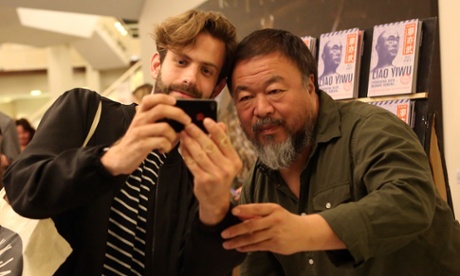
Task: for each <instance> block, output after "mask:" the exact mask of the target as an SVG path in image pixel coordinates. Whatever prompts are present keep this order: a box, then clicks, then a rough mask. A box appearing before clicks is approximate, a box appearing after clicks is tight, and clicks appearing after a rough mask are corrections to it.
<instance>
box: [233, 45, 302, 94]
mask: <svg viewBox="0 0 460 276" xmlns="http://www.w3.org/2000/svg"><path fill="white" fill-rule="evenodd" d="M297 76H298V77H299V78H300V70H299V69H298V68H297V66H296V65H295V64H294V62H292V61H291V60H290V59H288V58H287V57H285V56H284V55H281V54H279V53H271V54H268V55H262V56H256V57H252V58H249V59H246V60H242V61H239V62H237V64H236V65H235V68H234V70H233V75H232V82H233V84H234V87H235V88H236V87H237V86H240V85H243V86H252V85H257V86H259V85H267V84H269V83H271V82H277V81H282V80H288V79H292V78H295V77H297Z"/></svg>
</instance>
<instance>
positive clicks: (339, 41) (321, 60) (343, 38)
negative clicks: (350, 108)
mask: <svg viewBox="0 0 460 276" xmlns="http://www.w3.org/2000/svg"><path fill="white" fill-rule="evenodd" d="M362 40H363V31H362V30H359V29H358V28H353V29H348V30H343V31H337V32H331V33H325V34H321V36H320V40H319V51H318V83H319V88H320V89H321V90H323V91H324V92H326V93H328V94H329V95H330V96H331V97H332V98H333V99H335V100H341V99H351V98H357V97H358V89H359V75H360V73H359V70H360V67H361V56H362V44H363V43H362Z"/></svg>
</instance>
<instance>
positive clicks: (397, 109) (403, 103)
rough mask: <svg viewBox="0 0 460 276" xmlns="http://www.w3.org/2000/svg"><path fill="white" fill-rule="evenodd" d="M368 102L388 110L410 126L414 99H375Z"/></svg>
mask: <svg viewBox="0 0 460 276" xmlns="http://www.w3.org/2000/svg"><path fill="white" fill-rule="evenodd" d="M370 104H372V105H376V106H379V107H381V108H384V109H386V110H388V111H390V112H391V113H393V114H394V115H396V116H397V117H398V118H399V119H401V120H403V121H404V122H406V124H408V125H410V126H412V124H413V123H412V122H413V120H412V118H413V116H414V106H413V105H414V101H412V100H410V99H397V100H387V101H375V102H370Z"/></svg>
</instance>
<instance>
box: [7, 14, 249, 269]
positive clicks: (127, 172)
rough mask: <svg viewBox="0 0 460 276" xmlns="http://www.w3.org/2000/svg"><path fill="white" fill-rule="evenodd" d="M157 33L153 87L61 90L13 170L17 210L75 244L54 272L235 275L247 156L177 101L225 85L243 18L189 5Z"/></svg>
mask: <svg viewBox="0 0 460 276" xmlns="http://www.w3.org/2000/svg"><path fill="white" fill-rule="evenodd" d="M154 36H155V40H156V44H157V50H158V52H157V53H155V54H154V56H153V57H152V61H151V74H152V77H153V78H154V79H155V80H156V85H155V94H153V95H148V96H146V97H144V98H143V100H142V102H141V104H140V105H139V106H136V105H130V106H125V105H121V104H119V103H116V102H113V101H111V100H109V99H107V98H104V97H101V96H100V95H98V94H97V93H95V92H92V91H88V90H85V89H74V90H71V91H68V92H66V93H64V94H63V95H62V96H61V97H60V98H58V100H57V101H56V102H55V103H54V104H53V106H52V107H51V108H50V109H49V110H48V111H47V112H46V114H45V115H44V117H43V119H42V121H41V124H40V127H39V128H38V130H37V132H36V134H35V136H34V139H33V140H32V142H31V143H30V144H29V145H28V146H27V148H26V149H25V150H24V152H23V154H22V155H21V157H20V158H19V159H18V160H16V162H14V164H13V165H12V166H11V168H10V169H9V170H8V171H7V173H6V175H5V184H6V189H7V195H8V198H9V200H10V202H11V204H12V206H13V207H14V209H15V210H17V212H18V213H20V214H22V215H24V216H27V217H31V218H46V217H52V218H53V220H54V222H55V224H56V227H57V229H58V230H59V232H60V233H61V234H62V236H63V237H64V238H65V239H66V240H67V241H68V242H69V243H70V245H71V246H72V249H73V252H72V254H71V255H70V257H69V258H68V259H67V260H66V262H65V263H64V264H63V265H62V266H61V267H60V269H59V270H58V272H57V275H101V274H104V275H114V274H115V275H228V274H229V273H230V272H231V271H232V268H233V267H234V266H236V265H237V264H238V263H240V262H241V261H242V259H243V258H244V254H241V253H239V252H236V251H234V250H230V251H227V250H225V249H223V248H222V238H221V237H220V231H222V230H223V229H224V228H225V227H228V226H230V225H232V224H234V223H235V222H237V221H238V220H237V219H236V218H235V217H233V216H232V215H231V213H230V209H231V206H230V193H229V188H230V185H231V182H232V180H233V178H234V177H235V175H236V174H237V173H238V171H239V169H240V168H241V166H242V165H241V161H240V159H239V158H238V155H237V154H236V152H235V150H234V148H233V147H232V145H231V144H230V143H229V140H228V137H227V135H226V134H225V131H224V130H223V126H221V125H219V124H217V123H216V122H214V121H213V120H211V119H209V118H208V119H205V121H204V124H205V127H206V129H207V131H208V132H209V135H208V134H205V133H204V132H203V131H201V130H200V129H199V128H198V127H197V126H196V125H194V124H192V123H191V119H190V117H189V116H188V115H187V114H185V113H184V112H183V111H182V110H181V109H179V108H176V107H174V104H175V102H176V98H213V97H215V96H217V95H218V94H219V93H220V91H221V90H222V88H223V87H224V86H225V77H226V75H227V73H228V68H229V62H230V60H231V58H232V57H233V54H234V51H235V48H236V44H237V42H236V31H235V28H234V26H233V25H232V24H231V23H230V22H229V21H228V20H227V19H226V18H225V17H223V16H222V15H221V14H220V13H215V12H203V11H189V12H186V13H184V14H181V15H179V16H176V17H172V18H169V19H167V20H165V21H164V22H163V23H162V24H160V25H159V26H157V27H156V29H155V31H154ZM99 102H101V103H102V114H101V118H100V122H99V124H98V126H97V129H96V131H95V133H94V135H93V136H92V138H91V140H90V141H89V143H88V145H87V146H86V147H84V148H83V147H81V146H82V144H83V140H84V139H85V137H86V135H87V133H88V130H89V128H90V125H91V123H92V121H93V118H94V114H95V113H96V109H97V106H98V104H99ZM165 118H167V119H172V120H176V121H178V122H180V123H182V124H184V125H185V128H184V130H183V131H182V132H181V133H176V132H175V131H174V130H173V128H172V127H171V126H170V125H169V124H168V123H167V122H164V120H163V119H165ZM179 144H180V150H178V147H179Z"/></svg>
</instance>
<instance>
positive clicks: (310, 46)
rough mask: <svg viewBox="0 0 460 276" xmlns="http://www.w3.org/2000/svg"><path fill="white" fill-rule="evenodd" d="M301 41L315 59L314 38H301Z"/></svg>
mask: <svg viewBox="0 0 460 276" xmlns="http://www.w3.org/2000/svg"><path fill="white" fill-rule="evenodd" d="M301 39H302V41H303V42H304V43H305V45H307V47H308V49H309V50H310V52H311V54H312V55H313V57H314V58H315V59H316V37H313V36H302V37H301Z"/></svg>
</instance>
